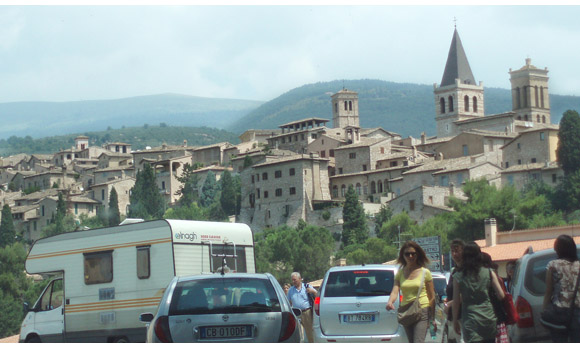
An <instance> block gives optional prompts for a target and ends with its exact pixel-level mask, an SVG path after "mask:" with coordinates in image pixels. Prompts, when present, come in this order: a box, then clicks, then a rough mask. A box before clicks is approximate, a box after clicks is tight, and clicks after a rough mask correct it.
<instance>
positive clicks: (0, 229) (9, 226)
mask: <svg viewBox="0 0 580 348" xmlns="http://www.w3.org/2000/svg"><path fill="white" fill-rule="evenodd" d="M15 241H16V229H15V228H14V219H13V218H12V210H11V209H10V206H9V205H8V204H4V206H3V207H2V220H0V248H3V247H5V246H7V245H11V244H13V243H14V242H15Z"/></svg>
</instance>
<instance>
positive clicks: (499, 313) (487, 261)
mask: <svg viewBox="0 0 580 348" xmlns="http://www.w3.org/2000/svg"><path fill="white" fill-rule="evenodd" d="M481 257H482V265H483V267H485V268H488V269H489V270H490V271H491V272H493V273H495V276H496V277H497V280H498V281H499V285H500V287H501V289H502V291H503V292H504V294H505V287H504V283H503V279H502V278H501V277H500V276H499V275H498V274H497V269H498V268H499V267H498V264H497V263H495V262H493V261H492V259H491V255H489V254H488V253H481ZM489 300H490V301H491V305H492V306H493V311H494V313H495V317H496V318H497V324H496V330H497V331H496V335H495V343H509V336H508V333H507V326H506V322H507V314H506V312H505V310H504V309H503V303H502V301H500V300H498V299H497V297H496V296H493V294H490V296H489Z"/></svg>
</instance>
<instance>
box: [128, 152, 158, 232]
mask: <svg viewBox="0 0 580 348" xmlns="http://www.w3.org/2000/svg"><path fill="white" fill-rule="evenodd" d="M129 200H130V204H131V205H130V206H129V214H128V216H129V217H132V218H141V219H145V220H154V219H160V218H161V217H163V214H164V213H165V200H164V199H163V197H162V196H161V193H160V192H159V188H158V187H157V183H156V180H155V172H154V171H153V168H151V166H150V165H149V164H148V163H145V165H144V166H143V170H140V171H139V172H137V177H136V180H135V186H133V190H132V191H131V196H130V197H129Z"/></svg>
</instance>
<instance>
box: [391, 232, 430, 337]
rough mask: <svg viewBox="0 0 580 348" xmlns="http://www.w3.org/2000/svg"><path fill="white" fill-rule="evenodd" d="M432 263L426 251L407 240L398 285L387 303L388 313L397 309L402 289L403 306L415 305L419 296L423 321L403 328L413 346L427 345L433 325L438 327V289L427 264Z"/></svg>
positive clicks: (402, 255)
mask: <svg viewBox="0 0 580 348" xmlns="http://www.w3.org/2000/svg"><path fill="white" fill-rule="evenodd" d="M428 262H429V260H428V259H427V255H426V254H425V251H424V250H423V249H422V248H421V247H420V246H419V244H417V243H416V242H414V241H407V242H405V244H403V246H402V247H401V250H400V251H399V257H398V259H397V263H398V264H399V265H401V267H400V268H399V271H398V272H397V275H396V276H395V285H394V286H393V290H392V291H391V296H390V297H389V301H388V302H387V306H386V308H387V310H394V309H395V306H394V303H395V301H396V300H397V298H398V297H399V290H400V291H401V293H402V294H403V300H402V301H401V303H400V304H399V308H400V307H404V306H405V305H411V304H412V303H413V302H414V301H415V300H416V299H417V294H419V298H418V301H419V304H420V307H421V318H420V319H419V321H417V322H415V323H413V324H410V325H407V326H403V327H404V328H405V332H406V333H407V338H408V339H409V342H410V343H420V342H425V336H427V329H428V328H429V323H430V322H432V323H433V325H434V326H435V330H437V326H436V324H435V287H434V285H433V277H432V276H431V272H430V271H429V269H427V268H425V265H426V264H427V263H428Z"/></svg>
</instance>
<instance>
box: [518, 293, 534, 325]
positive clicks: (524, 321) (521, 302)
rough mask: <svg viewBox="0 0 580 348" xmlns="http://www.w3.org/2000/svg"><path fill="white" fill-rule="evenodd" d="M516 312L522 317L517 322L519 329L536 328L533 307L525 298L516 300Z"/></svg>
mask: <svg viewBox="0 0 580 348" xmlns="http://www.w3.org/2000/svg"><path fill="white" fill-rule="evenodd" d="M516 311H517V312H518V315H519V316H520V318H519V320H518V322H517V324H518V327H519V328H526V327H534V317H533V315H532V306H530V304H529V303H528V301H526V299H525V298H523V297H521V296H518V299H517V300H516Z"/></svg>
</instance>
